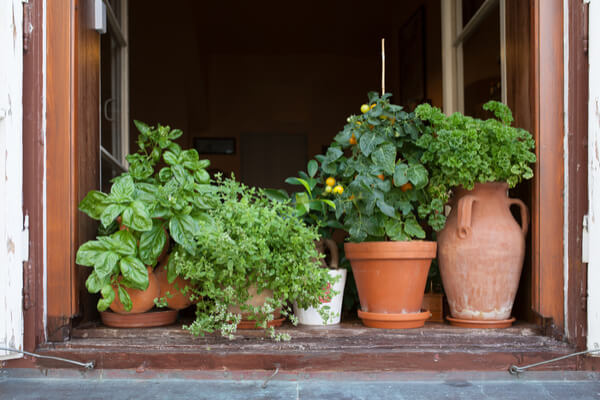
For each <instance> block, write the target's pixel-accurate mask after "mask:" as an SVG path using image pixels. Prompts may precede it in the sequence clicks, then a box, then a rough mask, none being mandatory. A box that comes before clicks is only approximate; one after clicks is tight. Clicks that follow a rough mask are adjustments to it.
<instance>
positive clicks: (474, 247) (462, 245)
mask: <svg viewBox="0 0 600 400" xmlns="http://www.w3.org/2000/svg"><path fill="white" fill-rule="evenodd" d="M450 205H451V206H452V211H451V212H450V214H449V216H448V219H447V221H446V226H445V227H444V229H443V230H442V231H441V232H440V233H439V234H438V240H437V241H438V260H439V266H440V273H441V276H442V282H443V284H444V290H445V291H446V296H447V299H448V304H449V306H450V312H451V314H452V317H454V318H457V319H462V320H478V321H500V320H508V319H509V318H510V314H511V310H512V306H513V302H514V300H515V295H516V293H517V288H518V286H519V278H520V276H521V269H522V268H523V257H524V254H525V236H526V235H527V229H528V224H529V213H528V211H527V206H525V204H524V203H523V202H522V201H521V200H518V199H510V198H508V185H507V184H506V183H504V182H490V183H477V184H475V187H474V188H473V190H470V191H468V190H465V189H462V188H460V189H457V190H456V191H455V193H454V195H453V197H452V200H451V202H450ZM513 205H517V206H519V207H520V209H521V221H522V226H519V224H518V223H517V221H515V219H514V218H513V216H512V214H511V212H510V207H511V206H513Z"/></svg>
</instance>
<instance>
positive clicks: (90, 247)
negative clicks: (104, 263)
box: [75, 240, 106, 267]
mask: <svg viewBox="0 0 600 400" xmlns="http://www.w3.org/2000/svg"><path fill="white" fill-rule="evenodd" d="M105 251H106V245H105V244H104V243H102V242H100V241H98V240H90V241H89V242H86V243H84V244H82V245H81V247H79V250H77V256H76V257H75V262H76V263H77V264H79V265H85V266H86V267H93V266H94V265H95V264H96V259H97V258H98V257H100V256H101V255H102V253H104V252H105Z"/></svg>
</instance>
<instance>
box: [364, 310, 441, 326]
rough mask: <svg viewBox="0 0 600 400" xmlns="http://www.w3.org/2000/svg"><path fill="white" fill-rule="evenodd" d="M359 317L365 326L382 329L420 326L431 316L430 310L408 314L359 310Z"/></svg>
mask: <svg viewBox="0 0 600 400" xmlns="http://www.w3.org/2000/svg"><path fill="white" fill-rule="evenodd" d="M358 317H359V318H360V319H362V322H363V324H365V326H368V327H371V328H382V329H410V328H420V327H422V326H423V325H425V321H427V320H428V319H429V317H431V313H430V312H429V311H422V312H420V313H407V314H383V313H373V312H366V311H361V310H358Z"/></svg>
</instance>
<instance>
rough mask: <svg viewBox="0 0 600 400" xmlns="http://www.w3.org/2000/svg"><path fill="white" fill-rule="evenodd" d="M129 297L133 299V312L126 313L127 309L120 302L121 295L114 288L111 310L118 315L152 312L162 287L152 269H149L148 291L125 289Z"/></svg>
mask: <svg viewBox="0 0 600 400" xmlns="http://www.w3.org/2000/svg"><path fill="white" fill-rule="evenodd" d="M123 288H124V289H125V291H127V293H129V297H130V298H131V303H132V304H133V305H132V307H131V311H125V307H124V306H123V304H121V301H120V300H119V293H118V290H117V288H116V287H113V290H114V291H115V300H114V301H113V302H112V304H111V305H110V309H111V310H113V311H114V312H116V313H118V314H139V313H143V312H146V311H149V310H151V309H152V308H153V307H154V299H155V298H156V297H158V295H159V293H160V287H159V284H158V279H157V278H156V275H155V274H154V271H152V267H148V288H147V289H146V290H139V289H130V288H126V287H123Z"/></svg>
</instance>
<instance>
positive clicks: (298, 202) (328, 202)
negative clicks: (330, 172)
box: [265, 160, 348, 325]
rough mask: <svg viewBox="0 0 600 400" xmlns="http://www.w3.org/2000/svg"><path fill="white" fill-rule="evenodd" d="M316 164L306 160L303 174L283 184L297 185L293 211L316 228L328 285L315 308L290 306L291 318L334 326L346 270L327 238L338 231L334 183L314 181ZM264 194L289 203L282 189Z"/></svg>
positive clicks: (314, 161) (338, 319)
mask: <svg viewBox="0 0 600 400" xmlns="http://www.w3.org/2000/svg"><path fill="white" fill-rule="evenodd" d="M318 170H319V164H318V162H317V161H316V160H310V161H309V162H308V165H307V172H304V171H300V173H299V175H300V176H299V177H291V178H288V179H286V182H287V183H289V184H291V185H298V186H301V187H302V188H303V190H302V191H299V192H296V193H294V194H293V195H292V204H293V206H294V207H295V209H296V216H298V217H299V218H302V219H303V220H304V222H305V223H306V224H307V225H308V226H314V227H316V228H317V229H318V231H319V235H320V237H321V238H320V239H319V240H318V241H316V242H315V246H316V248H317V252H318V253H319V254H320V255H321V256H322V258H321V260H320V266H321V268H326V269H328V274H329V276H330V278H331V283H328V284H327V286H326V287H325V288H324V289H325V294H324V295H323V296H322V297H321V298H320V299H319V301H320V304H319V306H318V307H316V308H315V307H309V308H302V307H300V306H298V304H297V303H296V302H294V304H293V306H294V307H293V308H294V315H296V317H297V318H298V323H300V324H302V325H335V324H339V323H340V317H341V313H342V302H343V299H344V287H345V285H346V276H347V273H348V271H347V270H346V268H342V267H339V252H338V245H337V243H336V242H335V241H334V240H333V239H332V238H331V236H332V232H333V230H334V229H337V228H342V225H341V224H340V223H339V222H338V221H337V220H336V218H335V212H334V211H335V203H334V202H333V201H332V198H331V196H332V195H334V193H336V192H338V191H339V187H338V188H337V189H335V190H334V188H335V187H337V186H336V182H335V180H334V179H333V178H330V179H327V180H326V181H325V182H321V181H320V180H319V179H317V178H316V174H317V172H318ZM265 193H266V194H267V195H268V196H269V197H271V198H274V199H277V200H284V201H287V200H289V195H288V194H287V192H285V191H284V190H274V189H268V190H265ZM326 249H327V250H329V263H327V262H326ZM323 311H328V312H329V317H328V318H323V315H324V314H323Z"/></svg>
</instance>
